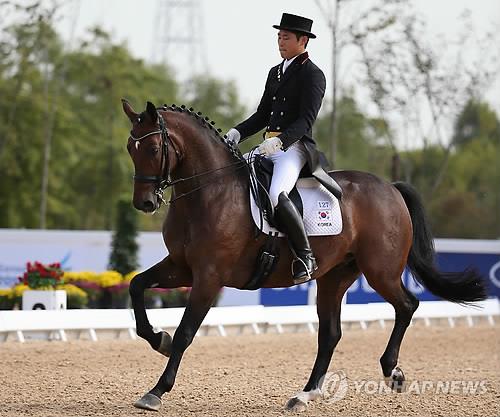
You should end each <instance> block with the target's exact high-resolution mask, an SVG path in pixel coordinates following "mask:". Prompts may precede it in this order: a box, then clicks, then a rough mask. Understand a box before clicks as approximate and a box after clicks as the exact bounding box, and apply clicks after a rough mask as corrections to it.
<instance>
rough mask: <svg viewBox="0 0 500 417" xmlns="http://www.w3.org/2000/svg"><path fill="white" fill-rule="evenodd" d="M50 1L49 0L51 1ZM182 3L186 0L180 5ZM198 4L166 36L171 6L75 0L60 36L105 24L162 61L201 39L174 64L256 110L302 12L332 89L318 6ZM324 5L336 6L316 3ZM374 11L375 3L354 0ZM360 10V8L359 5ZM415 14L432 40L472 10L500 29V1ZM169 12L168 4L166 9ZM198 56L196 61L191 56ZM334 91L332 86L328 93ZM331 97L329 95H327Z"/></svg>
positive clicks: (265, 1)
mask: <svg viewBox="0 0 500 417" xmlns="http://www.w3.org/2000/svg"><path fill="white" fill-rule="evenodd" d="M45 1H47V0H45ZM182 1H184V0H182ZM189 1H192V2H194V3H198V5H199V7H198V9H197V10H198V11H199V13H198V15H197V16H195V17H197V18H199V20H193V19H189V18H188V16H187V13H186V12H183V11H182V10H183V9H181V8H178V9H177V12H176V15H175V16H176V18H175V19H173V21H170V22H169V24H168V28H169V29H168V30H169V31H170V32H167V29H165V30H162V29H161V28H162V26H161V24H160V21H159V20H158V19H159V16H165V13H161V5H160V3H163V4H164V5H165V4H166V3H168V0H143V1H140V2H139V1H138V0H106V1H103V0H72V1H67V2H65V3H63V5H64V6H63V9H62V15H63V16H64V18H63V19H61V20H60V23H59V31H60V33H61V34H62V36H63V37H64V38H65V39H66V40H67V41H68V43H69V45H71V44H74V43H75V40H76V39H79V38H82V37H84V36H85V32H86V30H87V29H88V28H89V27H91V26H93V25H100V26H101V27H103V28H104V29H106V30H107V31H109V32H111V33H112V35H113V37H114V39H115V40H117V41H120V42H125V43H126V44H127V45H128V47H129V48H130V50H131V51H132V53H133V54H134V55H135V56H137V57H141V58H144V59H145V60H147V61H152V60H156V61H158V60H161V59H162V57H163V56H164V52H165V45H166V43H165V35H166V34H167V33H169V34H170V35H169V36H178V37H185V36H186V34H194V35H196V36H198V37H199V42H197V43H196V44H195V45H196V47H195V48H192V49H190V48H189V47H187V45H185V44H180V43H178V44H177V46H175V45H174V48H173V49H170V50H168V58H169V61H170V62H174V66H175V68H176V70H177V72H178V74H180V77H179V78H180V79H183V78H187V76H188V75H189V74H190V72H189V68H190V67H191V66H193V67H195V68H198V69H199V70H200V71H201V72H202V73H207V74H210V75H212V76H215V77H217V78H220V79H223V80H233V81H234V82H235V83H236V86H237V88H238V91H239V95H240V97H241V99H242V101H243V103H244V104H245V106H246V107H247V109H249V111H250V110H252V109H254V108H255V107H256V105H257V104H258V101H259V99H260V97H261V94H262V90H263V87H264V83H265V79H266V76H267V73H268V71H269V68H270V67H272V66H274V65H276V64H278V63H279V62H280V61H281V58H280V56H279V53H278V49H277V42H276V35H277V31H276V30H275V29H274V28H273V27H272V25H273V24H278V23H279V21H280V18H281V14H282V12H288V13H293V14H299V15H302V16H307V17H309V18H311V19H313V21H314V23H313V29H312V31H313V32H314V33H315V34H316V35H317V36H318V37H317V39H313V40H311V41H310V43H309V46H308V51H309V54H310V56H311V59H312V60H313V61H314V62H315V63H316V64H317V65H318V66H319V67H320V68H322V69H323V71H324V73H325V75H326V78H327V86H328V85H330V79H331V77H330V73H331V52H330V51H331V39H330V35H329V29H328V26H327V24H326V21H325V18H324V16H323V15H322V14H321V11H320V9H319V7H318V5H317V2H316V0H251V1H250V0H247V1H242V0H189ZM318 1H319V2H320V3H321V4H323V5H324V6H326V5H327V4H328V2H329V1H330V0H318ZM352 1H353V2H358V3H359V4H360V5H361V6H362V5H365V6H366V5H369V4H370V2H372V3H373V1H372V0H352ZM354 4H355V3H354ZM412 4H413V7H414V9H415V11H416V12H417V13H419V14H421V15H422V16H423V17H424V19H425V21H426V24H427V27H428V29H429V36H430V37H431V36H436V35H440V34H442V35H444V36H445V37H446V38H449V39H452V38H453V37H454V36H456V35H457V34H458V33H459V32H460V30H461V29H463V28H462V27H461V25H462V23H461V22H462V21H461V20H460V19H459V16H460V15H461V14H462V13H463V12H464V10H466V9H468V10H469V11H470V13H471V19H472V22H473V24H474V26H475V27H476V30H477V33H478V34H479V35H481V34H482V33H484V32H485V31H486V30H487V29H489V30H491V29H492V28H493V25H494V24H496V27H497V31H498V29H500V1H498V0H413V3H412ZM164 7H165V6H164ZM191 50H192V51H193V52H194V53H195V56H196V57H202V58H200V59H198V60H194V62H195V64H194V65H192V62H193V57H191V55H190V51H191ZM350 59H351V58H350V57H349V56H347V57H343V61H342V62H341V76H342V77H345V79H346V80H347V82H348V83H350V84H352V85H353V86H354V87H355V88H360V89H362V86H359V85H356V80H354V79H349V76H350V74H349V72H350V62H349V61H350ZM327 88H328V87H327ZM499 90H500V80H498V81H497V82H496V84H495V85H494V86H493V88H492V89H490V91H489V93H488V94H487V99H488V101H489V102H490V104H492V105H493V107H494V108H495V109H496V110H497V112H499V113H500V94H499V92H500V91H499ZM327 99H329V93H328V92H327Z"/></svg>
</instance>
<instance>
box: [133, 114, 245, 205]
mask: <svg viewBox="0 0 500 417" xmlns="http://www.w3.org/2000/svg"><path fill="white" fill-rule="evenodd" d="M157 114H158V122H159V125H160V129H159V130H154V131H152V132H149V133H146V134H145V135H143V136H141V137H135V136H134V135H132V132H130V136H129V137H130V139H132V140H133V141H134V142H140V141H142V140H144V139H146V138H148V137H150V136H154V135H161V141H162V160H161V163H160V167H162V168H161V172H162V173H161V175H141V174H135V175H134V177H133V178H134V180H135V181H137V182H143V183H154V184H156V188H155V191H154V194H155V195H156V196H157V197H158V198H159V199H160V201H161V202H162V203H163V204H165V205H169V204H172V203H173V202H174V201H176V200H179V199H181V198H183V197H186V196H188V195H190V194H192V193H194V192H196V191H199V190H201V189H202V188H204V187H206V186H207V185H209V184H211V183H213V182H214V181H215V180H217V179H219V178H221V177H223V176H224V175H227V174H225V173H224V174H222V175H218V176H217V177H215V178H213V179H212V180H210V181H207V182H206V183H204V184H202V185H200V186H199V187H196V188H194V189H192V190H190V191H188V192H186V193H183V194H180V195H179V196H177V197H175V198H173V199H172V198H171V199H170V201H168V202H166V201H165V200H164V198H163V193H164V191H165V190H166V189H167V188H169V187H173V186H174V185H176V184H179V183H181V182H185V181H189V180H192V179H195V178H200V177H203V176H206V175H209V174H212V173H214V172H218V171H221V170H224V169H228V168H233V167H235V169H234V171H231V172H236V171H238V170H239V169H241V168H243V167H246V166H247V165H248V164H247V162H246V161H245V159H244V158H243V157H242V155H241V152H240V151H239V149H238V148H236V145H234V144H232V143H230V142H226V141H224V143H225V144H226V146H227V149H228V150H229V151H230V152H231V153H232V154H233V155H235V156H236V157H237V158H238V161H236V162H233V163H232V164H229V165H226V166H223V167H221V168H215V169H211V170H209V171H204V172H200V173H199V174H194V175H191V176H189V177H184V178H178V179H176V180H171V178H170V167H169V159H168V147H169V145H170V146H171V147H172V149H173V150H174V152H175V155H176V157H177V159H179V156H180V154H179V151H178V150H177V149H176V148H175V146H174V142H173V141H172V139H171V138H170V136H169V134H168V130H167V125H166V121H165V120H164V119H163V116H162V115H161V114H160V113H159V112H157Z"/></svg>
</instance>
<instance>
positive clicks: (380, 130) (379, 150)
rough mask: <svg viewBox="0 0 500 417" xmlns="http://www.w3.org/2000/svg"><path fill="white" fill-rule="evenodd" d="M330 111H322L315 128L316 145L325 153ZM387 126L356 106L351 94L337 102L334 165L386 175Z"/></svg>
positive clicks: (387, 151)
mask: <svg viewBox="0 0 500 417" xmlns="http://www.w3.org/2000/svg"><path fill="white" fill-rule="evenodd" d="M330 123H331V114H330V113H324V114H322V115H321V116H320V117H319V118H318V120H317V122H316V124H315V125H314V126H315V129H314V138H315V139H316V141H317V143H318V147H319V149H320V150H322V151H323V152H325V153H327V152H328V149H329V146H330V129H331V125H330ZM386 129H387V126H386V125H385V123H384V122H383V121H382V120H380V119H372V118H370V117H368V116H367V115H365V114H364V113H363V112H362V111H361V109H360V108H359V106H358V104H357V103H356V100H355V99H354V97H353V95H351V94H349V95H347V94H346V95H343V96H342V97H340V98H339V99H338V101H337V113H336V131H337V144H336V152H337V155H336V168H338V169H349V170H360V171H368V172H372V173H375V174H377V175H380V176H382V177H385V178H388V177H389V176H390V173H389V167H390V158H391V154H392V153H391V150H390V148H389V147H387V146H386V145H385V144H384V132H385V130H386Z"/></svg>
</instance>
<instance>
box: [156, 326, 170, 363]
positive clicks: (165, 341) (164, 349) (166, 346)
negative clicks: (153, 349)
mask: <svg viewBox="0 0 500 417" xmlns="http://www.w3.org/2000/svg"><path fill="white" fill-rule="evenodd" d="M158 352H160V353H161V354H162V355H165V356H166V357H167V358H169V357H170V354H171V353H172V336H170V335H169V334H168V333H167V332H161V341H160V346H159V347H158Z"/></svg>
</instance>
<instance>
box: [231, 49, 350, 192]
mask: <svg viewBox="0 0 500 417" xmlns="http://www.w3.org/2000/svg"><path fill="white" fill-rule="evenodd" d="M283 63H284V61H283V62H282V63H281V64H280V65H277V66H275V67H273V68H271V70H270V71H269V74H268V76H267V81H266V86H265V89H264V94H263V95H262V98H261V100H260V103H259V106H258V107H257V111H256V112H255V113H254V114H252V115H251V116H250V117H249V118H248V119H246V120H245V121H243V122H241V123H240V124H239V125H237V126H235V129H236V130H238V132H240V134H241V140H242V141H243V140H245V139H246V138H248V137H249V136H252V135H254V134H255V133H257V132H259V131H260V130H262V129H266V132H281V134H280V135H279V136H278V137H279V138H280V139H281V141H282V142H283V148H284V149H285V150H286V149H287V148H288V147H290V146H291V145H292V144H293V143H295V142H296V141H298V140H300V141H302V142H303V143H304V145H305V147H306V149H307V153H308V161H307V162H308V166H309V169H310V171H311V173H312V175H313V176H314V177H316V178H317V179H318V180H319V181H320V182H321V183H322V184H323V185H324V186H325V187H326V188H328V189H329V190H330V191H331V192H332V193H333V194H334V195H335V196H337V197H338V198H340V195H341V191H340V187H339V186H338V185H337V183H335V181H333V180H332V179H331V177H330V176H329V175H328V174H327V173H326V172H325V170H324V169H323V167H321V162H322V161H321V157H320V152H319V151H318V150H317V148H316V142H315V141H314V139H313V138H312V126H313V124H314V122H315V120H316V116H317V115H318V112H319V109H320V107H321V102H322V101H323V96H324V95H325V87H326V80H325V76H324V74H323V71H321V70H320V69H319V68H318V67H317V66H316V65H315V64H314V63H313V62H312V61H311V60H310V59H309V55H308V53H307V52H304V53H303V54H301V55H299V56H298V57H297V58H295V59H294V61H293V62H292V63H291V64H290V66H289V67H288V68H287V70H286V71H285V73H284V74H283ZM323 159H326V158H323Z"/></svg>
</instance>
